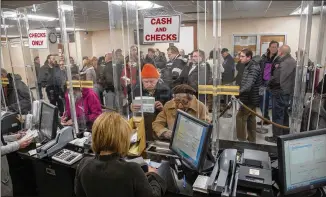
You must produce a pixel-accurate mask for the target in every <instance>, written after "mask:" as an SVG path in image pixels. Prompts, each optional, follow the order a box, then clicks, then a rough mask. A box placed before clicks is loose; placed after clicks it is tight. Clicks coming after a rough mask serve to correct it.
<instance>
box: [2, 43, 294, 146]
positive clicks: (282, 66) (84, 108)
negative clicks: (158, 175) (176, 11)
mask: <svg viewBox="0 0 326 197" xmlns="http://www.w3.org/2000/svg"><path fill="white" fill-rule="evenodd" d="M138 50H139V49H138V47H137V46H131V47H130V50H129V51H128V53H126V54H127V55H126V57H124V55H123V53H122V50H121V49H117V50H115V51H112V52H110V53H106V54H105V55H104V56H101V57H99V58H97V57H91V58H90V57H86V56H85V57H83V60H82V66H77V65H76V64H75V62H74V59H73V58H72V57H69V62H70V71H71V75H72V78H73V80H81V81H91V82H92V83H93V88H84V87H74V88H73V93H74V99H75V105H76V106H75V109H76V112H77V120H78V124H82V125H83V127H86V128H88V129H89V130H91V126H92V124H93V122H94V121H95V119H96V118H97V117H98V116H99V115H100V114H101V113H102V108H105V107H108V108H109V109H116V108H121V109H122V111H120V112H122V114H123V115H125V116H127V114H128V116H129V115H130V116H137V115H140V108H141V105H139V104H133V101H134V99H135V97H139V96H141V95H142V96H150V97H154V98H155V111H154V113H148V112H145V113H143V115H144V118H145V130H146V132H147V134H146V137H147V139H148V140H153V139H159V138H162V136H163V138H169V134H170V133H171V132H163V131H167V130H168V131H171V129H172V126H171V124H172V120H173V118H172V119H170V117H169V116H172V117H173V113H174V112H173V111H171V110H172V109H178V108H179V109H183V110H185V111H188V112H189V113H190V112H191V110H193V112H191V113H192V114H193V115H196V116H197V117H199V118H201V119H204V120H208V119H209V118H208V117H209V115H208V114H209V112H211V111H212V108H213V99H212V98H213V96H212V95H204V94H200V93H199V91H198V86H199V85H212V84H213V68H214V67H213V57H214V56H215V57H219V55H220V58H221V59H222V60H224V61H223V63H222V64H221V65H218V67H219V70H220V71H221V76H220V78H221V84H223V85H239V86H240V95H239V97H238V98H239V99H240V101H241V102H242V103H243V104H245V105H246V106H247V107H249V108H250V109H251V110H252V111H256V107H260V109H261V110H260V111H261V114H262V116H263V117H264V119H265V121H264V120H262V121H259V122H256V116H255V115H254V113H252V111H249V110H247V109H246V108H244V107H240V108H239V110H238V113H237V115H236V130H237V138H238V140H241V141H249V142H256V126H257V124H258V125H261V124H263V125H269V124H270V121H269V120H270V113H269V111H270V110H269V109H270V104H271V106H272V113H271V115H272V121H273V122H275V123H277V124H280V125H284V126H288V125H289V110H288V109H289V107H290V105H291V101H292V98H293V91H294V81H295V68H296V60H295V59H294V58H293V57H292V56H291V48H290V47H289V46H288V45H283V46H279V43H278V42H277V41H271V42H270V44H269V48H268V49H267V51H266V53H265V54H263V55H262V56H261V57H260V56H258V55H257V56H253V52H252V51H250V50H249V49H243V50H241V51H239V52H238V55H237V57H236V58H235V57H232V56H231V54H230V53H229V50H228V49H226V48H223V49H222V50H221V53H220V54H217V53H216V54H214V51H213V50H212V51H210V53H209V55H208V57H206V55H205V52H204V51H203V50H200V49H196V50H194V51H193V52H191V53H190V54H188V55H186V54H185V53H184V50H182V49H181V50H179V49H178V48H177V47H175V46H170V47H169V48H168V49H167V58H166V56H165V53H164V52H161V51H160V50H159V49H154V48H149V49H148V51H147V54H146V55H144V53H143V52H141V51H138ZM139 54H141V55H139ZM235 59H238V61H237V62H235ZM34 63H35V71H36V75H37V84H38V94H39V97H40V98H41V99H43V98H44V95H43V90H45V92H46V95H47V98H48V100H49V102H50V103H51V104H53V105H55V106H57V107H58V109H59V115H60V117H61V120H62V122H61V123H62V124H63V125H72V124H73V123H72V117H71V113H70V102H69V99H70V97H69V96H68V93H67V83H66V82H67V67H66V66H65V58H64V57H63V56H60V57H59V58H57V60H56V59H55V56H53V55H48V56H47V59H46V60H45V62H44V64H43V65H42V66H41V64H40V59H39V57H35V58H34ZM3 74H5V75H7V73H5V72H3ZM8 76H9V77H10V76H11V75H8ZM15 80H16V81H17V82H16V84H18V85H19V88H18V89H19V92H20V91H22V92H23V93H22V94H20V93H18V95H19V96H20V97H21V98H19V100H22V102H21V110H22V113H23V114H26V113H27V112H28V111H30V110H31V109H30V105H29V104H28V102H24V101H28V100H29V99H30V97H28V95H30V96H32V94H29V93H28V92H27V90H26V89H27V88H24V87H20V86H21V85H20V84H21V83H23V82H21V79H20V78H19V76H17V77H15ZM20 82H21V83H20ZM180 85H182V86H181V87H180ZM9 87H10V86H9ZM175 88H176V89H175ZM180 88H181V89H182V90H183V91H181V92H180ZM11 92H12V91H11ZM9 93H10V91H9ZM9 95H10V94H9ZM23 97H24V98H23ZM221 98H222V99H221V101H222V103H224V104H227V103H228V101H229V99H230V97H228V96H222V97H221ZM24 99H25V100H24ZM32 99H33V98H32ZM81 99H83V100H81ZM11 100H13V99H11ZM270 102H272V103H270ZM14 103H17V102H14ZM29 103H30V102H29ZM9 105H10V102H9ZM10 106H11V108H13V107H15V106H14V105H10ZM171 112H173V113H172V114H170V113H171ZM130 116H129V117H130ZM163 120H164V121H163ZM162 121H163V122H162ZM272 128H273V129H272V130H273V135H272V136H267V137H266V138H265V140H266V141H268V142H273V143H275V142H276V138H277V136H280V135H284V134H287V133H288V132H289V131H288V130H286V129H282V128H279V127H276V126H275V125H274V124H273V126H272ZM162 133H167V134H164V135H162ZM165 135H167V136H165ZM164 136H165V137H164Z"/></svg>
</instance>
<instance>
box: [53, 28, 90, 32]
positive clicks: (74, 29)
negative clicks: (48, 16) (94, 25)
mask: <svg viewBox="0 0 326 197" xmlns="http://www.w3.org/2000/svg"><path fill="white" fill-rule="evenodd" d="M55 30H57V31H60V30H61V28H59V27H56V28H55ZM66 30H67V31H85V30H86V29H81V28H73V27H67V28H66Z"/></svg>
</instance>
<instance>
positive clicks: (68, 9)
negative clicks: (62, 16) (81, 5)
mask: <svg viewBox="0 0 326 197" xmlns="http://www.w3.org/2000/svg"><path fill="white" fill-rule="evenodd" d="M60 8H61V9H62V10H65V11H73V10H74V7H73V6H72V5H67V4H62V5H60Z"/></svg>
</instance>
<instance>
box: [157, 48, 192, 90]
mask: <svg viewBox="0 0 326 197" xmlns="http://www.w3.org/2000/svg"><path fill="white" fill-rule="evenodd" d="M186 63H187V62H185V61H184V59H183V58H182V56H180V55H177V56H176V57H175V58H174V59H172V60H170V61H168V62H167V64H166V67H165V68H164V69H161V79H162V80H163V81H164V83H165V84H167V85H168V86H169V87H170V88H171V89H172V88H174V87H175V86H177V85H180V84H184V83H186V81H187V78H185V77H187V74H186V73H187V72H185V73H182V72H183V71H184V69H185V68H186Z"/></svg>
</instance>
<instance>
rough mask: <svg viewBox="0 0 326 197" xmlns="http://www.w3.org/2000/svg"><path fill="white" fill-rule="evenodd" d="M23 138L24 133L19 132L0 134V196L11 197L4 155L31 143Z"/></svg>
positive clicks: (11, 192)
mask: <svg viewBox="0 0 326 197" xmlns="http://www.w3.org/2000/svg"><path fill="white" fill-rule="evenodd" d="M24 136H25V132H19V133H18V134H14V135H2V133H1V142H0V143H1V196H13V187H12V181H11V177H10V173H9V164H8V160H7V156H6V155H7V154H9V153H12V152H15V151H17V150H19V149H23V148H26V147H27V146H28V145H29V144H30V143H31V142H32V138H31V137H27V138H23V137H24Z"/></svg>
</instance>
